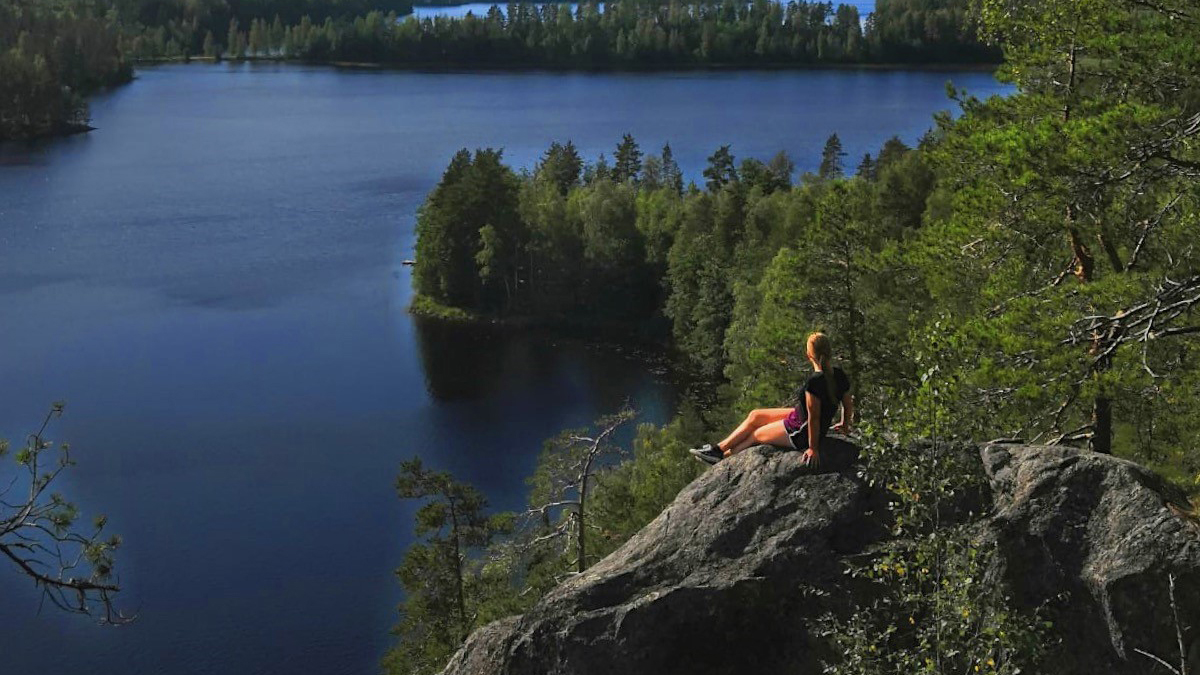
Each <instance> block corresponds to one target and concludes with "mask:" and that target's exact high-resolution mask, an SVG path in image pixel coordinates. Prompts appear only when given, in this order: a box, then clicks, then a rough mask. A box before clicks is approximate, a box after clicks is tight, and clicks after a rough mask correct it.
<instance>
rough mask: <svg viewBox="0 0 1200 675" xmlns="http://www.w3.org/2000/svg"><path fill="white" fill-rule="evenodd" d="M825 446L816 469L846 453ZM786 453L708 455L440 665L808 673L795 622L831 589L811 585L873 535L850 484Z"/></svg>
mask: <svg viewBox="0 0 1200 675" xmlns="http://www.w3.org/2000/svg"><path fill="white" fill-rule="evenodd" d="M839 443H840V442H839ZM833 445H834V443H833V442H830V443H827V447H826V449H825V450H824V451H823V455H825V456H826V458H827V460H828V461H827V462H826V470H828V468H830V467H831V466H834V467H837V466H841V467H845V465H846V464H847V463H848V461H847V457H848V456H849V455H850V454H851V453H855V454H856V451H855V450H854V449H853V448H852V447H850V446H849V444H842V445H840V446H838V447H833ZM800 457H801V453H799V452H780V451H774V450H771V449H769V448H767V447H766V446H760V447H757V448H751V449H749V450H747V451H745V452H743V453H740V454H738V455H736V456H734V457H732V458H730V459H727V460H725V461H723V462H720V463H718V464H717V465H716V466H714V467H713V468H712V469H710V470H708V471H706V472H705V473H704V474H703V475H702V476H701V477H699V478H697V479H696V480H695V481H694V482H693V483H692V484H691V485H690V486H688V487H687V488H685V489H684V490H683V491H682V492H681V493H680V494H679V496H678V497H677V498H676V499H675V501H674V502H673V503H672V504H671V505H670V506H668V507H667V508H666V509H665V510H664V511H663V512H662V513H661V514H659V516H658V518H656V519H654V520H653V521H652V522H651V523H650V524H649V525H647V526H646V527H645V528H643V529H642V531H641V532H639V533H638V534H637V535H635V536H634V537H633V538H632V539H630V540H629V541H628V542H626V543H625V545H624V546H622V547H621V548H620V549H618V550H617V551H614V552H613V553H612V554H611V555H609V556H608V557H607V558H605V559H604V560H602V561H600V562H599V563H597V564H595V565H594V566H592V567H591V568H590V569H588V570H587V571H586V572H585V573H583V574H582V575H579V576H577V577H574V578H572V579H570V580H568V581H566V582H564V583H563V584H562V585H560V586H559V587H557V588H556V589H554V590H553V591H551V592H550V593H549V594H548V595H547V596H546V597H545V598H544V599H543V600H542V601H541V602H539V603H538V604H537V605H536V606H535V607H534V608H533V609H532V610H531V611H529V612H527V613H526V614H525V615H523V616H521V617H513V618H509V619H504V620H502V621H498V622H495V623H493V624H490V625H488V626H485V627H483V628H481V629H479V630H477V631H475V633H474V634H473V635H472V636H471V637H470V639H469V640H468V641H467V643H466V645H465V646H464V647H463V649H462V650H460V651H459V653H458V654H457V655H456V656H455V657H454V659H453V660H452V661H451V662H450V664H449V665H448V666H447V668H446V670H445V673H447V675H449V674H454V675H465V674H467V673H471V674H477V673H478V674H483V673H488V674H489V675H491V674H501V673H503V674H511V675H517V674H521V675H526V674H528V675H549V674H555V673H562V674H566V673H571V674H573V675H575V674H577V675H593V674H595V675H600V674H604V675H609V674H612V673H618V674H621V675H632V674H634V673H647V674H649V673H655V674H657V675H667V674H670V673H681V674H682V673H689V674H692V673H770V672H785V671H788V672H819V667H818V664H817V661H816V655H815V654H814V653H813V646H812V642H813V641H812V640H810V638H809V634H808V629H809V626H808V625H807V623H806V619H811V618H814V617H816V616H819V615H820V614H821V613H822V612H823V611H824V610H825V608H826V607H827V604H828V603H829V602H831V600H830V599H829V598H828V597H826V596H821V594H820V593H814V592H813V591H814V590H817V591H832V590H835V588H836V587H837V586H838V585H839V584H841V583H842V578H843V574H842V566H841V563H840V558H841V554H843V553H845V552H848V551H855V550H859V549H860V548H861V547H862V545H863V544H864V543H865V542H866V541H868V540H869V539H870V538H871V537H873V536H876V532H875V531H874V530H872V528H871V526H870V525H869V523H868V522H867V521H866V519H865V518H864V513H865V512H866V506H867V498H868V490H867V488H866V486H865V485H864V484H863V483H862V482H861V481H859V480H858V479H857V478H855V477H854V476H853V475H852V474H848V473H820V474H814V473H813V472H812V471H811V470H809V469H807V468H806V467H804V466H803V465H802V464H801V461H800ZM834 601H836V600H834ZM813 669H816V670H813Z"/></svg>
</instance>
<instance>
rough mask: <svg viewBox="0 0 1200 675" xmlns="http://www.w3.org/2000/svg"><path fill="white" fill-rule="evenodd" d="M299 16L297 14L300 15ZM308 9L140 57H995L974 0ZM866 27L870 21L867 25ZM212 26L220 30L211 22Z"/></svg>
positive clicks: (781, 61) (708, 60) (646, 61)
mask: <svg viewBox="0 0 1200 675" xmlns="http://www.w3.org/2000/svg"><path fill="white" fill-rule="evenodd" d="M293 14H294V13H293ZM316 16H320V15H319V14H306V15H305V16H304V18H302V19H300V20H299V21H296V22H289V20H288V18H287V17H286V16H282V15H280V16H276V17H275V18H273V19H268V18H266V17H263V18H260V19H252V20H250V21H246V20H244V19H237V18H234V19H231V20H230V22H229V23H228V25H226V26H223V27H222V29H221V30H218V29H215V28H212V27H210V28H208V30H207V32H204V31H200V30H199V29H197V30H196V31H192V32H187V33H186V36H184V37H180V35H181V33H180V31H179V30H166V29H164V28H160V29H157V30H151V31H148V32H145V33H143V34H141V35H139V36H138V37H136V38H134V39H133V40H132V42H131V51H132V52H133V53H134V54H135V55H137V56H138V57H140V58H157V57H164V56H165V57H180V56H187V55H205V56H209V57H220V56H225V57H228V58H235V59H239V58H246V57H258V58H283V59H303V60H310V61H351V62H374V63H386V64H392V65H449V66H470V67H491V68H495V67H548V68H614V67H615V68H660V67H697V66H701V67H702V66H743V67H754V66H796V65H804V64H822V63H996V62H999V59H1000V51H999V49H998V48H997V47H995V46H992V45H988V44H985V43H984V42H982V41H981V40H980V38H979V37H978V35H977V20H976V16H975V15H974V14H973V13H972V12H971V10H970V3H969V2H968V1H967V0H880V2H879V4H878V5H877V7H876V10H875V12H874V13H873V14H872V15H871V16H870V17H868V18H867V20H866V21H865V22H864V21H863V17H861V16H859V14H858V10H857V9H856V8H855V7H853V6H851V5H839V6H837V7H836V8H835V7H834V5H833V4H832V3H828V2H825V3H822V2H816V3H810V2H789V3H787V4H781V3H778V2H770V1H769V0H757V1H756V2H754V3H749V4H748V3H740V2H733V1H732V0H725V1H724V2H698V3H678V2H671V3H646V2H619V3H618V2H609V3H607V4H606V5H605V6H604V9H603V10H602V9H601V8H600V5H599V3H595V2H592V3H583V4H580V5H578V6H577V7H576V9H575V10H574V11H572V10H571V9H570V7H569V6H568V5H554V4H546V5H541V6H538V5H535V4H531V3H512V4H508V5H507V6H505V7H504V8H501V7H500V6H498V5H494V6H492V8H491V9H490V10H489V11H488V12H487V13H486V14H485V15H483V16H475V15H473V14H471V15H468V16H466V17H464V18H461V19H455V18H444V17H438V18H427V19H421V20H418V19H415V18H410V19H407V20H404V19H400V18H399V13H398V12H391V13H389V12H387V11H386V10H380V11H372V12H369V13H367V14H366V15H365V16H357V17H354V16H351V15H350V14H344V15H342V16H341V17H338V16H330V17H329V18H327V19H325V20H324V21H323V22H320V21H314V19H313V17H316ZM864 23H865V28H864ZM204 25H211V22H206V23H205V24H204Z"/></svg>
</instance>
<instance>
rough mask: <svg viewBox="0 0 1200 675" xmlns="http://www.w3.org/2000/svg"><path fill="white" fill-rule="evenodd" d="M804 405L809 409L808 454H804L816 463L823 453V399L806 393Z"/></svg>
mask: <svg viewBox="0 0 1200 675" xmlns="http://www.w3.org/2000/svg"><path fill="white" fill-rule="evenodd" d="M804 405H805V406H806V407H807V408H808V452H806V453H804V454H805V456H806V457H811V458H812V460H811V461H814V462H815V461H817V459H818V457H819V456H820V452H821V449H820V447H818V446H820V444H821V399H819V398H817V397H816V396H813V395H812V392H805V394H804Z"/></svg>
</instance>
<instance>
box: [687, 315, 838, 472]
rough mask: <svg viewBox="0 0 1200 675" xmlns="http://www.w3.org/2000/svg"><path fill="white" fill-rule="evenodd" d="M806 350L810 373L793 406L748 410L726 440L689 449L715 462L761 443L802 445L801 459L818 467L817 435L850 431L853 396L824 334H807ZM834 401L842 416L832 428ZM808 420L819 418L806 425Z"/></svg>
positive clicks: (699, 456) (792, 446)
mask: <svg viewBox="0 0 1200 675" xmlns="http://www.w3.org/2000/svg"><path fill="white" fill-rule="evenodd" d="M806 355H807V356H808V361H809V363H811V364H812V366H813V370H814V371H815V372H814V373H813V374H812V375H811V376H810V377H809V378H808V380H807V381H805V383H804V386H803V387H802V388H801V390H800V393H801V394H802V396H801V398H800V401H799V403H798V404H797V406H796V407H795V408H759V409H757V410H751V411H750V414H749V415H747V416H746V419H745V421H743V422H742V423H741V424H739V425H738V427H737V428H736V429H734V430H733V433H731V434H729V436H727V437H726V438H725V440H723V441H721V442H720V443H716V444H712V443H708V444H705V445H704V446H703V447H699V448H693V449H692V450H690V451H689V452H691V453H692V454H693V455H695V456H696V458H697V459H699V460H701V461H703V462H707V463H708V464H716V463H717V462H719V461H721V460H722V459H724V458H726V457H729V456H730V455H735V454H737V453H739V452H741V451H742V450H745V449H746V448H749V447H752V446H755V445H762V444H764V443H765V444H768V445H775V446H779V447H783V448H795V449H796V450H804V451H805V453H804V462H805V463H806V464H808V465H810V466H817V465H818V464H819V463H820V461H821V455H820V451H821V439H823V438H825V434H826V433H827V432H828V431H829V430H830V428H832V429H833V430H834V431H836V432H839V433H843V434H846V433H849V432H850V420H851V419H853V417H854V398H853V397H851V396H850V378H849V377H847V376H846V373H845V372H844V371H843V370H842V369H841V368H839V367H837V366H834V365H833V364H832V362H833V347H832V346H831V345H830V342H829V336H827V335H825V334H824V333H813V334H812V335H809V336H808V348H807V350H806ZM839 403H840V404H841V407H842V417H841V420H839V421H838V423H837V424H834V425H832V427H831V424H832V422H833V413H834V410H835V409H837V407H838V404H839ZM810 420H817V421H818V422H819V423H818V424H810V423H809V421H810Z"/></svg>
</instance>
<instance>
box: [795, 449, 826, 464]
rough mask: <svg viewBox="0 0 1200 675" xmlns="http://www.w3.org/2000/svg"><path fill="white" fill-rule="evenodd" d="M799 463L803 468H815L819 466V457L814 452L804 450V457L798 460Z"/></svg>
mask: <svg viewBox="0 0 1200 675" xmlns="http://www.w3.org/2000/svg"><path fill="white" fill-rule="evenodd" d="M800 463H801V464H803V465H804V466H811V467H813V468H816V467H818V466H821V455H820V454H819V453H818V452H817V451H816V450H812V449H809V450H806V451H805V452H804V456H803V457H802V458H800Z"/></svg>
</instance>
